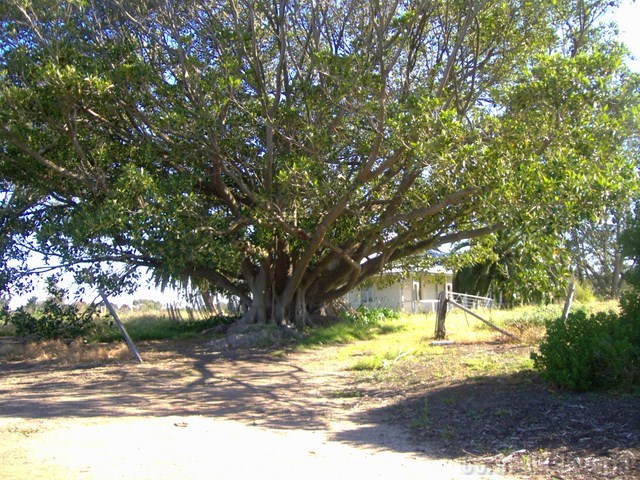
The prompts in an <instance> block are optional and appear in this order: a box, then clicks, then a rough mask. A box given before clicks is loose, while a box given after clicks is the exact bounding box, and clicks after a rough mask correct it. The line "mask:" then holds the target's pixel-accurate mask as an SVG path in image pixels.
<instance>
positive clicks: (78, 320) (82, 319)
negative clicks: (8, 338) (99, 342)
mask: <svg viewBox="0 0 640 480" xmlns="http://www.w3.org/2000/svg"><path fill="white" fill-rule="evenodd" d="M95 313H96V311H95V308H94V307H89V308H87V309H85V310H84V311H82V312H81V311H80V310H79V309H78V307H77V306H75V305H64V304H61V303H60V302H59V301H58V300H57V299H55V298H50V299H48V300H46V301H45V302H44V303H43V305H42V309H41V310H40V311H35V312H32V311H30V309H28V308H25V307H20V308H18V309H17V310H16V311H15V312H9V311H5V312H4V313H3V316H2V319H3V321H4V323H5V325H7V324H9V325H12V326H13V327H14V329H15V335H16V336H18V337H31V338H34V339H36V340H50V339H54V338H77V337H81V336H84V335H86V334H88V333H89V330H90V329H91V327H92V325H93V320H94V316H95Z"/></svg>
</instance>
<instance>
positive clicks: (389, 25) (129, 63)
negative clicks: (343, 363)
mask: <svg viewBox="0 0 640 480" xmlns="http://www.w3.org/2000/svg"><path fill="white" fill-rule="evenodd" d="M614 3H616V2H611V1H609V0H607V1H601V0H584V1H582V0H581V1H574V0H557V1H554V2H550V1H548V0H536V1H528V2H521V1H515V0H500V1H493V0H438V1H434V0H336V1H326V0H309V1H307V0H305V1H298V0H206V1H205V0H181V1H177V0H176V1H174V0H162V1H158V0H136V1H130V0H67V1H58V0H33V1H30V0H4V1H3V2H2V4H1V5H0V28H1V32H2V33H1V36H0V178H1V182H2V189H3V193H2V194H1V196H0V201H1V208H2V218H1V219H0V230H1V231H2V234H3V236H2V238H1V239H0V247H1V249H2V267H3V268H2V280H3V284H4V286H5V288H8V287H9V286H10V285H16V284H17V283H19V282H20V280H21V279H24V273H25V272H24V269H25V268H26V269H28V267H27V266H25V265H26V264H25V263H24V262H23V260H24V259H25V258H26V256H27V255H28V254H29V252H38V253H40V254H41V255H43V256H44V258H45V260H46V261H47V262H48V263H49V264H51V265H56V266H64V267H66V268H69V269H76V271H80V269H82V272H85V273H86V272H87V271H90V272H91V275H89V276H87V277H85V278H89V277H90V278H92V279H93V280H95V281H104V282H107V284H108V280H109V279H108V277H106V276H104V273H105V269H106V268H107V267H108V265H109V264H110V263H111V264H125V265H128V266H130V267H131V269H128V270H126V272H131V271H133V269H135V268H137V267H150V268H152V269H154V270H155V271H156V272H158V273H159V274H160V275H164V276H169V277H173V278H185V277H189V278H192V279H194V280H202V281H206V282H207V284H208V285H210V286H211V288H214V289H217V290H219V291H224V292H226V293H227V294H229V295H233V296H234V297H237V298H239V299H240V301H241V302H242V303H243V304H244V305H245V307H246V314H245V317H244V318H245V320H246V321H247V322H278V323H282V322H294V323H297V324H299V325H300V324H304V323H306V322H307V321H308V318H309V314H310V313H313V312H316V311H318V310H320V309H322V307H323V306H325V305H327V304H328V303H330V302H331V301H332V300H335V299H338V298H340V297H341V296H343V295H344V294H345V293H347V292H348V291H349V290H350V289H353V288H354V287H357V286H358V285H359V284H360V283H361V282H363V281H365V280H366V279H367V278H369V277H371V276H373V275H375V274H378V273H379V272H381V271H382V270H383V269H384V268H385V266H387V265H389V264H390V263H393V262H397V261H400V260H402V259H405V258H407V257H410V256H412V255H416V254H418V253H421V252H425V251H430V250H432V249H435V248H437V247H439V246H443V245H448V244H454V243H456V242H460V241H463V240H468V239H474V238H478V237H482V236H484V235H487V234H489V233H491V232H494V231H497V230H499V229H502V228H504V227H508V226H510V225H514V224H516V225H518V226H519V228H520V230H522V231H524V230H526V229H531V230H539V229H547V230H548V231H549V232H550V233H553V232H559V231H562V230H563V228H564V227H565V226H566V225H567V224H569V223H570V222H573V221H574V220H576V219H579V218H581V217H583V216H584V215H590V214H591V213H592V212H593V211H595V209H596V208H597V207H599V206H601V205H602V204H603V203H606V202H608V201H610V200H611V199H614V198H615V197H617V196H618V195H620V194H622V192H626V191H628V190H629V189H630V188H631V187H630V185H631V183H632V182H633V179H634V172H633V168H632V167H633V166H632V164H631V162H629V161H628V160H627V159H626V157H625V156H623V155H617V152H618V151H619V150H618V149H619V148H622V147H621V146H622V145H623V144H624V142H625V137H624V135H625V132H626V129H624V128H620V126H621V125H623V124H626V123H627V122H629V118H630V115H632V114H633V111H634V110H633V109H634V108H636V107H637V105H634V104H633V103H631V104H630V103H628V102H621V101H619V98H620V97H619V95H618V90H619V89H621V88H623V87H624V86H625V85H628V84H629V82H632V81H635V80H634V78H633V77H631V75H630V74H629V73H628V72H627V71H626V70H625V68H624V65H623V63H622V60H623V58H624V55H625V51H624V48H622V47H621V46H620V45H619V44H617V43H616V42H615V39H614V37H612V36H611V33H610V31H609V29H607V28H606V27H604V26H602V25H601V23H600V21H599V19H600V18H601V16H602V14H603V13H604V12H605V10H606V9H607V8H609V6H610V5H612V4H614ZM87 269H88V270H87ZM111 285H114V284H113V283H112V284H111Z"/></svg>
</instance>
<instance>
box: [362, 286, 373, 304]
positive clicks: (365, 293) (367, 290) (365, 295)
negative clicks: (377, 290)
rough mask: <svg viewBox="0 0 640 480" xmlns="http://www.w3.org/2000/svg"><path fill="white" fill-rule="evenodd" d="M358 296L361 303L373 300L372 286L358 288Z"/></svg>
mask: <svg viewBox="0 0 640 480" xmlns="http://www.w3.org/2000/svg"><path fill="white" fill-rule="evenodd" d="M360 298H361V300H362V303H371V302H373V287H363V288H361V289H360Z"/></svg>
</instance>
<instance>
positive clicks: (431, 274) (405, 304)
mask: <svg viewBox="0 0 640 480" xmlns="http://www.w3.org/2000/svg"><path fill="white" fill-rule="evenodd" d="M452 284H453V272H451V271H449V270H445V269H444V268H442V267H435V268H430V269H429V270H426V271H423V272H411V273H408V274H407V273H405V274H401V273H400V272H399V271H389V272H384V273H382V274H381V275H380V276H378V277H375V278H373V279H372V280H371V281H370V282H367V284H365V285H364V286H363V287H362V288H360V289H356V290H353V291H351V292H349V293H348V294H347V295H346V296H345V301H346V302H347V303H348V304H349V305H350V306H352V307H353V308H358V307H360V306H365V307H371V308H379V307H384V308H393V309H396V310H400V311H403V312H407V313H422V312H435V311H436V308H437V306H438V294H439V293H440V292H442V291H448V292H450V291H451V290H452Z"/></svg>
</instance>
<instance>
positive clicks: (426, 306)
mask: <svg viewBox="0 0 640 480" xmlns="http://www.w3.org/2000/svg"><path fill="white" fill-rule="evenodd" d="M448 294H449V296H448V298H450V299H451V300H453V301H454V302H456V303H458V304H460V305H462V306H464V307H466V308H469V309H480V308H493V307H494V306H495V301H494V300H493V298H489V297H480V296H478V295H467V294H466V293H458V292H448ZM438 303H439V302H438V300H437V299H430V300H414V301H407V302H404V305H403V307H404V308H403V310H404V311H405V312H411V313H432V312H437V311H438Z"/></svg>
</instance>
